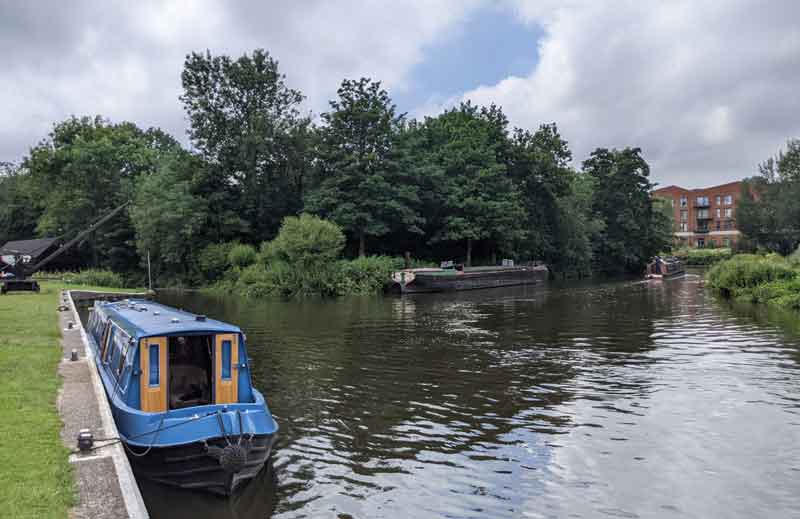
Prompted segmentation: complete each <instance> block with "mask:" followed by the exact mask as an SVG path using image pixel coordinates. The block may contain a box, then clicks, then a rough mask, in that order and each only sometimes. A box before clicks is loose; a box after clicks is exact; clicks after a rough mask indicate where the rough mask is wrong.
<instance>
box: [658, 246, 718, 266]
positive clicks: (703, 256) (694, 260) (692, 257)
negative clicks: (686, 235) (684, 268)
mask: <svg viewBox="0 0 800 519" xmlns="http://www.w3.org/2000/svg"><path fill="white" fill-rule="evenodd" d="M672 255H673V256H675V257H677V258H680V259H682V260H683V262H684V263H685V264H686V265H690V266H705V265H713V264H715V263H717V262H719V261H722V260H726V259H730V258H731V257H733V251H732V250H731V249H728V248H723V249H713V248H712V249H678V250H676V251H675V252H673V253H672Z"/></svg>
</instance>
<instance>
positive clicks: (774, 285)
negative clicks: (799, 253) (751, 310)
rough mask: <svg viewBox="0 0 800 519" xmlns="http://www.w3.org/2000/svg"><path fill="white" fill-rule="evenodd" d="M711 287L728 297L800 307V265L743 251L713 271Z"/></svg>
mask: <svg viewBox="0 0 800 519" xmlns="http://www.w3.org/2000/svg"><path fill="white" fill-rule="evenodd" d="M707 280H708V286H709V287H711V288H712V289H714V290H716V291H717V292H719V293H720V294H722V295H723V296H725V297H730V298H735V299H739V300H743V301H749V302H753V303H763V304H769V305H772V306H776V307H781V308H791V309H800V267H798V266H797V265H793V264H792V262H791V261H789V260H787V259H786V258H783V257H781V256H778V255H777V254H768V255H766V256H757V255H753V254H740V255H737V256H734V257H733V258H731V259H729V260H726V261H723V262H720V263H718V264H716V265H715V266H713V267H712V268H711V270H709V272H708V275H707Z"/></svg>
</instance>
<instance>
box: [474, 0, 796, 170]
mask: <svg viewBox="0 0 800 519" xmlns="http://www.w3.org/2000/svg"><path fill="white" fill-rule="evenodd" d="M516 12H517V13H518V14H519V15H520V16H521V17H523V18H524V19H526V20H527V21H528V22H529V23H535V24H541V25H543V26H544V27H545V29H546V31H547V32H546V37H545V39H544V40H543V41H542V42H541V43H540V56H539V57H540V61H539V64H538V65H537V67H536V69H535V70H533V71H532V72H531V74H530V75H529V76H527V77H524V78H509V79H507V80H505V81H502V82H500V83H498V84H496V85H489V86H485V87H482V88H479V89H476V90H474V91H471V92H467V93H465V94H464V95H463V98H471V99H473V100H475V101H477V102H481V103H485V102H490V101H494V102H497V103H498V104H500V105H502V106H503V107H504V108H505V109H506V111H507V113H508V114H509V116H510V118H511V120H512V122H514V123H516V124H519V125H522V126H527V127H535V126H536V125H538V124H539V123H541V122H547V121H556V122H558V123H559V125H560V128H561V130H562V133H563V134H564V135H565V136H566V138H567V139H569V140H570V141H571V144H572V146H573V150H574V152H575V156H576V158H577V159H578V160H582V159H584V158H585V157H586V156H587V155H588V153H589V152H590V151H591V150H592V149H593V148H595V147H597V146H604V147H614V146H615V147H621V146H628V145H631V146H640V147H641V148H642V149H643V151H644V153H645V156H646V157H647V158H648V160H649V161H650V163H651V165H652V166H653V168H652V169H653V178H654V179H655V180H657V181H659V182H660V183H662V184H671V183H677V184H685V185H688V186H701V185H704V184H713V183H716V182H723V181H727V180H730V179H735V178H741V177H743V176H750V175H752V174H754V173H755V172H756V165H757V163H758V162H760V161H761V160H763V159H765V158H766V157H767V156H769V155H770V154H772V153H774V152H775V151H776V150H777V149H778V147H779V146H780V145H782V144H783V143H784V142H785V140H786V138H787V137H797V136H800V118H798V117H797V115H798V113H800V112H799V111H798V108H800V96H798V95H797V94H796V89H797V85H798V84H800V25H798V23H797V20H798V19H800V4H798V3H796V2H792V1H782V2H770V3H767V4H764V3H760V2H755V1H737V2H702V3H700V2H693V1H682V2H681V1H678V2H659V3H656V2H615V3H607V2H567V3H566V4H565V5H561V4H560V3H559V4H553V5H550V4H547V3H544V5H543V4H542V3H541V2H537V3H535V4H534V3H531V2H522V1H521V2H517V3H516Z"/></svg>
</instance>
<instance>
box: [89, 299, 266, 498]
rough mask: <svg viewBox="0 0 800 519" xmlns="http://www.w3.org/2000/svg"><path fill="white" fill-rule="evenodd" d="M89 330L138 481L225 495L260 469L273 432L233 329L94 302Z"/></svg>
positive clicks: (171, 312)
mask: <svg viewBox="0 0 800 519" xmlns="http://www.w3.org/2000/svg"><path fill="white" fill-rule="evenodd" d="M87 329H88V331H89V333H88V335H89V337H90V338H89V343H90V346H91V348H92V349H93V350H94V354H95V355H94V357H95V362H96V364H97V367H98V371H99V373H100V378H101V379H102V381H103V385H104V387H105V390H106V395H107V396H108V400H109V403H110V404H111V410H112V413H113V415H114V421H115V422H116V424H117V429H118V430H119V434H120V439H121V440H122V442H123V443H124V444H125V446H126V448H127V451H128V453H129V458H130V460H131V465H132V467H133V469H134V472H135V473H136V475H137V476H138V477H146V478H148V479H151V480H154V481H158V482H161V483H165V484H168V485H173V486H178V487H182V488H190V489H199V490H207V491H210V492H214V493H217V494H223V495H229V494H231V493H233V492H234V490H236V488H237V487H238V486H240V485H241V484H242V483H243V482H245V481H247V480H249V479H251V478H253V477H254V476H255V475H256V474H257V473H258V472H259V471H260V470H261V468H262V467H263V466H264V465H265V463H266V462H267V460H268V458H269V455H270V452H271V450H272V444H273V442H274V440H275V438H276V435H277V431H278V425H277V423H276V422H275V420H274V419H273V417H272V415H271V414H270V411H269V408H268V407H267V404H266V402H265V400H264V397H263V396H262V395H261V393H259V391H258V390H256V389H255V388H254V387H253V386H252V383H251V378H250V362H249V359H248V357H247V350H246V346H245V336H244V334H243V333H242V331H241V330H240V329H239V328H238V327H236V326H233V325H230V324H227V323H223V322H220V321H215V320H213V319H207V318H206V317H205V316H202V315H195V314H191V313H188V312H184V311H181V310H177V309H175V308H170V307H168V306H164V305H161V304H157V303H153V302H150V301H145V300H125V301H118V302H111V303H109V302H100V301H96V302H95V304H94V308H93V311H92V312H91V315H90V317H89V322H88V326H87Z"/></svg>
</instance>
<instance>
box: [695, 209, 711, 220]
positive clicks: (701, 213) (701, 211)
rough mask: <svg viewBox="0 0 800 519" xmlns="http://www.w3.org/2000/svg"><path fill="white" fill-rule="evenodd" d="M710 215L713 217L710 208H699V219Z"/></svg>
mask: <svg viewBox="0 0 800 519" xmlns="http://www.w3.org/2000/svg"><path fill="white" fill-rule="evenodd" d="M710 217H711V213H710V212H709V211H708V209H698V210H697V218H698V219H702V218H710Z"/></svg>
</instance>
